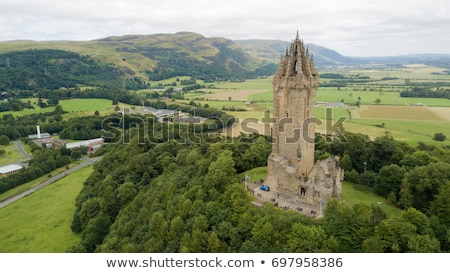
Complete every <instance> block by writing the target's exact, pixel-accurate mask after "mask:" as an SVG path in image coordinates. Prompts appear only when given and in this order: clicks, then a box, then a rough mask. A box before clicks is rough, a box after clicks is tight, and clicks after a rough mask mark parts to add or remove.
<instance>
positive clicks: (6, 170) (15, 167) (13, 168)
mask: <svg viewBox="0 0 450 273" xmlns="http://www.w3.org/2000/svg"><path fill="white" fill-rule="evenodd" d="M21 169H22V166H21V165H19V164H10V165H5V166H1V167H0V176H6V175H8V174H12V173H15V172H17V171H19V170H21Z"/></svg>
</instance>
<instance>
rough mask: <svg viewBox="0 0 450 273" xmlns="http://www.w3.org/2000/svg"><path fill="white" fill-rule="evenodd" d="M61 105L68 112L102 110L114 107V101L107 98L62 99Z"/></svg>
mask: <svg viewBox="0 0 450 273" xmlns="http://www.w3.org/2000/svg"><path fill="white" fill-rule="evenodd" d="M59 105H61V107H62V108H63V110H64V111H67V112H95V111H99V112H102V111H106V110H109V109H111V108H113V106H112V101H111V100H107V99H71V100H61V101H60V102H59Z"/></svg>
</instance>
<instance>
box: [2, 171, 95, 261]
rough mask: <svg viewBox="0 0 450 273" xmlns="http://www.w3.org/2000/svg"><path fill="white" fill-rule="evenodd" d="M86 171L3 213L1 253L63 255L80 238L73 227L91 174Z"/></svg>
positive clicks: (78, 172)
mask: <svg viewBox="0 0 450 273" xmlns="http://www.w3.org/2000/svg"><path fill="white" fill-rule="evenodd" d="M92 171H93V167H92V166H90V167H86V168H83V169H81V170H79V171H77V172H74V173H72V174H70V175H68V176H67V177H64V178H63V179H61V180H59V181H57V182H55V183H53V184H51V185H49V186H47V187H45V188H43V189H41V190H39V191H37V192H35V193H33V194H32V195H29V196H27V197H25V198H23V199H21V200H19V201H16V202H14V203H12V204H10V205H8V206H6V207H4V208H1V209H0V219H1V221H0V242H1V244H0V252H5V253H62V252H64V251H65V250H66V249H67V248H68V247H70V246H71V245H73V244H74V243H75V242H77V241H78V240H79V239H80V238H79V235H77V234H74V233H72V231H71V230H70V225H71V221H72V216H73V212H74V210H75V198H76V196H77V195H78V193H79V192H80V190H81V188H82V186H83V182H84V181H85V180H86V178H87V177H88V176H89V175H90V174H91V173H92Z"/></svg>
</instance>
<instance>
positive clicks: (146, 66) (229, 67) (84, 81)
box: [0, 32, 450, 90]
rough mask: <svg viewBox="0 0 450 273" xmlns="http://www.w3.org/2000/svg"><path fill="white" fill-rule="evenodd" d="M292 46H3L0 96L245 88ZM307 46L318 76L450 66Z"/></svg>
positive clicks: (142, 38)
mask: <svg viewBox="0 0 450 273" xmlns="http://www.w3.org/2000/svg"><path fill="white" fill-rule="evenodd" d="M289 45H290V42H288V41H281V40H259V39H253V40H234V41H233V40H230V39H226V38H222V37H209V38H207V37H204V36H203V35H201V34H197V33H192V32H178V33H175V34H152V35H125V36H114V37H106V38H103V39H97V40H91V41H43V42H36V41H9V42H0V78H1V79H2V81H1V82H0V83H1V84H0V85H1V86H0V88H1V89H8V88H13V89H14V88H16V89H17V88H18V89H21V88H23V87H24V86H25V87H30V88H31V89H34V90H36V89H39V88H47V89H57V88H61V87H73V86H80V85H81V86H83V85H85V86H92V85H93V86H104V87H109V88H112V87H114V88H116V89H118V88H121V87H122V85H123V84H126V86H127V89H133V88H139V87H140V86H142V85H145V84H147V83H148V82H149V81H154V80H161V79H166V78H171V77H174V76H192V77H194V78H199V79H204V80H206V81H213V80H220V79H222V80H242V79H246V78H254V77H257V76H267V75H273V74H274V73H275V71H276V69H277V66H278V63H279V61H280V58H281V56H282V55H284V54H285V52H286V49H287V48H288V47H289ZM306 46H307V47H308V49H309V52H310V54H312V55H314V61H315V64H316V66H317V67H318V69H319V70H320V69H323V68H325V67H336V66H355V65H364V64H374V63H376V64H390V65H394V66H396V65H397V66H401V65H402V64H409V63H423V64H429V65H437V66H441V67H446V68H449V66H450V55H438V54H422V55H406V56H397V57H374V58H356V57H352V58H350V57H345V56H343V55H341V54H339V53H338V52H336V51H334V50H331V49H328V48H325V47H322V46H319V45H315V44H306ZM49 50H50V51H49ZM51 50H53V51H51ZM17 52H25V53H23V54H17ZM73 54H75V55H73ZM63 55H64V57H61V56H63ZM58 56H59V57H58ZM27 58H28V59H27ZM33 60H34V62H32V61H33ZM29 62H32V65H29ZM7 68H9V69H7ZM50 72H52V73H50ZM77 77H78V78H77Z"/></svg>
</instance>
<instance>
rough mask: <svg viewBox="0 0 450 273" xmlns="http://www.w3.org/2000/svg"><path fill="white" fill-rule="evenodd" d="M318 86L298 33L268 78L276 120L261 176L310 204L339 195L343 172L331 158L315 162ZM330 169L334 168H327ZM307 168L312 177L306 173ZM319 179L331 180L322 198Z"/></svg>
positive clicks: (311, 64) (307, 51) (311, 61)
mask: <svg viewBox="0 0 450 273" xmlns="http://www.w3.org/2000/svg"><path fill="white" fill-rule="evenodd" d="M318 86H319V73H317V70H316V68H315V65H314V59H313V57H312V56H310V54H309V50H308V49H307V48H305V46H304V44H303V42H302V41H301V40H300V38H299V35H298V32H297V35H296V38H295V40H294V41H293V42H292V43H291V45H290V47H289V48H288V49H287V50H286V54H285V56H284V57H283V58H282V60H281V61H280V65H279V67H278V71H277V72H276V73H275V75H274V77H273V117H274V120H275V123H274V124H273V127H272V139H273V142H272V153H271V154H270V156H269V158H268V160H267V166H268V170H267V171H268V176H267V179H266V180H267V183H268V184H269V185H270V186H271V187H273V188H274V189H276V190H277V191H278V192H284V193H289V194H295V195H298V196H302V197H303V198H304V199H305V201H308V202H311V203H315V204H317V203H318V202H319V201H321V200H322V199H320V198H328V197H330V196H337V195H339V196H340V185H341V180H342V174H343V172H341V170H340V167H339V164H338V162H337V161H336V160H335V159H329V160H328V161H327V162H326V163H324V162H322V163H319V162H318V163H317V164H321V165H320V166H321V167H314V166H315V164H314V163H315V162H314V141H315V122H314V120H313V110H314V97H315V95H316V93H317V88H318ZM330 162H334V163H330ZM317 164H316V165H317ZM324 164H325V165H326V167H324V166H325V165H324ZM330 164H331V165H330ZM328 165H330V166H328ZM336 166H337V167H336ZM313 167H314V168H313ZM335 168H337V169H336V170H335V171H332V172H330V171H328V170H331V169H333V170H334V169H335ZM311 171H313V173H314V177H311V176H310V172H311ZM322 172H323V174H321V173H322ZM331 176H333V177H331ZM311 181H313V182H311ZM321 181H322V182H323V183H325V182H324V181H327V182H326V185H329V184H330V183H331V184H333V185H334V186H333V187H332V189H335V190H333V191H330V190H329V189H330V187H328V186H327V187H323V189H324V190H325V189H327V191H326V194H325V197H321V195H320V191H318V189H320V188H321V186H320V184H321V183H320V182H321ZM330 181H332V182H330ZM309 183H313V184H314V185H315V186H311V185H309Z"/></svg>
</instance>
